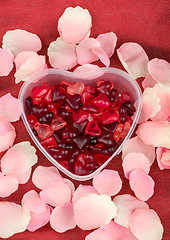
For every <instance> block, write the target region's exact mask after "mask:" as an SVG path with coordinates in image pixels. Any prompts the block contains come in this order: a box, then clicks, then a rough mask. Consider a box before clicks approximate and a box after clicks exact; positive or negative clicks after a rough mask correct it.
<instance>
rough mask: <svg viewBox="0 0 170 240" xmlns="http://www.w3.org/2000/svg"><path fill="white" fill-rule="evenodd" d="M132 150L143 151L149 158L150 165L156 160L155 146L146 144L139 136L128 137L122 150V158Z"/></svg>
mask: <svg viewBox="0 0 170 240" xmlns="http://www.w3.org/2000/svg"><path fill="white" fill-rule="evenodd" d="M131 152H135V153H143V154H144V155H145V156H146V157H147V158H148V159H149V161H150V165H152V163H153V162H154V160H155V148H154V147H153V146H151V145H147V144H145V143H144V142H143V141H142V140H141V139H140V138H139V137H138V136H136V137H133V138H131V139H128V140H127V141H126V142H125V144H124V146H123V150H122V158H124V157H125V156H126V155H127V154H128V153H131Z"/></svg>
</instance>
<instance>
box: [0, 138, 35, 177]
mask: <svg viewBox="0 0 170 240" xmlns="http://www.w3.org/2000/svg"><path fill="white" fill-rule="evenodd" d="M35 152H36V149H35V148H34V147H33V146H31V145H30V142H20V143H17V144H15V145H14V146H13V147H12V148H10V149H9V150H8V151H7V152H6V153H5V155H4V156H3V157H2V159H1V170H2V173H3V174H4V175H9V176H13V177H16V178H18V177H19V176H20V175H22V174H24V173H26V172H27V171H29V170H30V168H31V167H32V166H33V165H34V164H36V163H37V155H36V154H35Z"/></svg>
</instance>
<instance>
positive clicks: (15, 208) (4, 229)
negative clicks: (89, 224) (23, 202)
mask: <svg viewBox="0 0 170 240" xmlns="http://www.w3.org/2000/svg"><path fill="white" fill-rule="evenodd" d="M0 213H1V214H0V237H2V238H8V237H10V236H12V235H14V234H15V233H19V232H24V231H25V230H26V227H27V225H28V223H29V220H30V215H29V213H27V212H25V211H23V209H22V207H21V206H20V205H17V204H15V203H12V202H0Z"/></svg>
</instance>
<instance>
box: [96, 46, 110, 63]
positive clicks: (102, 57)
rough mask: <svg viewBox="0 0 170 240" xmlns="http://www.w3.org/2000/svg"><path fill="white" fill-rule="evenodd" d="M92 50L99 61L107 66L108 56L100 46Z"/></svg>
mask: <svg viewBox="0 0 170 240" xmlns="http://www.w3.org/2000/svg"><path fill="white" fill-rule="evenodd" d="M92 52H93V53H94V54H96V55H97V56H98V58H99V59H100V61H101V62H102V63H103V64H104V65H105V66H106V67H109V65H110V59H109V58H108V56H107V54H106V53H105V51H104V50H103V49H102V48H101V47H96V48H93V49H92Z"/></svg>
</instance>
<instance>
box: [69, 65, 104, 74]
mask: <svg viewBox="0 0 170 240" xmlns="http://www.w3.org/2000/svg"><path fill="white" fill-rule="evenodd" d="M99 69H100V68H99V67H98V66H97V65H94V64H88V63H87V64H83V65H82V66H79V67H77V68H76V69H75V70H74V72H76V73H84V72H90V71H94V70H99Z"/></svg>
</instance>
